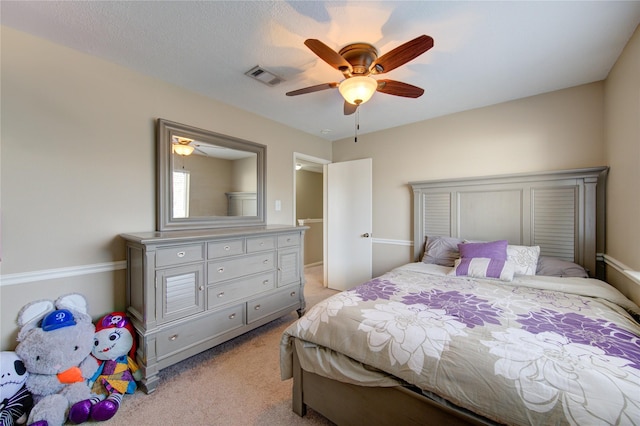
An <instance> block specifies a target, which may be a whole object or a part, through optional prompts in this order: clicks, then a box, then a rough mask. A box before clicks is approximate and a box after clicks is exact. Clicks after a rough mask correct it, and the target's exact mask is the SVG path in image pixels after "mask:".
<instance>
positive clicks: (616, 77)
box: [605, 26, 640, 305]
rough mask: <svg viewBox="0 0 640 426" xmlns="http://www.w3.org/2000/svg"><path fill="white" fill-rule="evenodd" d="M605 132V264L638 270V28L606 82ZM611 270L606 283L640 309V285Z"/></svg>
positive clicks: (639, 238)
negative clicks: (639, 288)
mask: <svg viewBox="0 0 640 426" xmlns="http://www.w3.org/2000/svg"><path fill="white" fill-rule="evenodd" d="M605 128H606V132H605V139H606V145H605V161H606V162H607V164H609V165H610V166H611V170H610V172H609V178H608V187H607V241H606V253H607V256H608V258H607V260H608V261H609V262H619V263H620V264H621V265H619V266H618V268H617V269H620V268H623V269H624V268H625V267H628V268H630V269H632V270H635V271H640V220H638V218H639V217H640V214H639V213H638V212H640V189H639V186H640V26H639V27H638V28H636V31H635V33H634V35H633V36H632V38H631V40H630V41H629V43H627V46H626V48H625V49H624V51H623V52H622V54H621V55H620V57H619V58H618V61H617V62H616V64H615V66H614V67H613V69H612V70H611V72H610V73H609V77H608V78H607V80H606V83H605ZM613 269H616V268H615V265H613V264H612V265H609V266H608V267H607V280H608V281H609V282H610V283H612V284H613V285H615V286H616V287H618V288H620V289H621V291H622V292H623V293H625V294H626V295H627V296H629V297H631V295H632V294H633V292H634V291H635V292H636V293H635V296H634V297H633V298H634V300H635V302H636V303H638V304H639V305H640V291H638V285H637V284H635V283H632V282H631V281H630V280H629V278H628V276H626V275H625V274H624V273H620V271H619V270H613ZM639 275H640V274H639ZM638 278H639V279H640V276H639V277H638Z"/></svg>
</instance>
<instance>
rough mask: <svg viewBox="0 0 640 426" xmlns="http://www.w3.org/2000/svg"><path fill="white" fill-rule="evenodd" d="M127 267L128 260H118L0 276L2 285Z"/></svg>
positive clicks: (0, 284)
mask: <svg viewBox="0 0 640 426" xmlns="http://www.w3.org/2000/svg"><path fill="white" fill-rule="evenodd" d="M126 267H127V261H126V260H118V261H115V262H104V263H94V264H91V265H81V266H68V267H64V268H55V269H43V270H40V271H32V272H19V273H16V274H5V275H2V276H0V286H5V285H16V284H25V283H31V282H36V281H46V280H53V279H57V278H68V277H77V276H79V275H90V274H97V273H101V272H111V271H118V270H121V269H126Z"/></svg>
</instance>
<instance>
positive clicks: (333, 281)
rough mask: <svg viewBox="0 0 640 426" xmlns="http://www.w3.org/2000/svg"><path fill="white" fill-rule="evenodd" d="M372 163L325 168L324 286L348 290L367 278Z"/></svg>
mask: <svg viewBox="0 0 640 426" xmlns="http://www.w3.org/2000/svg"><path fill="white" fill-rule="evenodd" d="M372 164H373V163H372V160H371V158H366V159H363V160H355V161H345V162H342V163H331V164H328V165H327V168H326V173H325V174H326V179H327V194H326V205H325V208H326V214H325V217H326V218H327V220H325V224H326V234H327V235H326V239H325V241H326V245H325V248H326V252H325V256H324V258H325V263H324V265H325V271H324V276H325V278H326V285H327V286H328V287H329V288H332V289H335V290H348V289H350V288H352V287H354V286H356V285H358V284H362V283H363V282H365V281H367V280H369V279H371V258H372V243H371V231H372V229H373V215H372V198H373V191H372Z"/></svg>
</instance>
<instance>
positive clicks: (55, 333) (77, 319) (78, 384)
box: [15, 294, 98, 426]
mask: <svg viewBox="0 0 640 426" xmlns="http://www.w3.org/2000/svg"><path fill="white" fill-rule="evenodd" d="M18 326H20V332H19V333H18V342H20V343H18V346H17V347H16V350H15V352H16V354H17V355H18V356H19V357H20V359H22V361H23V362H24V365H25V367H26V369H27V371H28V372H29V378H28V379H27V383H26V386H27V389H28V390H29V391H30V392H31V394H32V395H33V398H34V403H35V405H34V407H33V409H32V410H31V414H30V415H29V420H28V423H29V424H30V425H38V426H47V425H48V426H56V425H62V424H63V423H64V422H65V421H66V420H67V415H68V416H69V420H71V421H73V422H75V423H78V421H77V420H80V422H81V421H84V420H86V419H83V418H82V417H83V416H84V415H85V414H86V416H87V417H88V415H89V409H90V406H91V404H90V401H89V399H90V398H91V390H90V388H89V386H88V379H89V378H91V377H92V376H93V374H94V373H95V372H96V370H97V369H98V362H97V361H96V359H95V358H94V357H92V356H91V349H92V347H93V336H94V333H95V326H94V325H93V323H92V321H91V317H90V316H89V314H88V313H87V301H86V299H85V298H84V296H82V295H80V294H69V295H66V296H62V297H60V298H58V299H57V300H56V301H55V303H54V302H52V301H50V300H40V301H37V302H32V303H29V304H28V305H26V306H24V307H23V308H22V309H21V310H20V312H19V313H18Z"/></svg>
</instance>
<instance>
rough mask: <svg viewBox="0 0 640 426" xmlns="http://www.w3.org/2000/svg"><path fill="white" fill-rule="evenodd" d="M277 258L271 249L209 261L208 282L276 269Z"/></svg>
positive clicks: (212, 282) (213, 282)
mask: <svg viewBox="0 0 640 426" xmlns="http://www.w3.org/2000/svg"><path fill="white" fill-rule="evenodd" d="M275 258H276V254H275V252H273V251H269V252H264V253H260V254H252V255H246V256H240V257H234V258H229V259H222V260H218V261H214V262H209V264H208V265H207V276H208V277H209V282H208V284H215V283H218V282H221V281H225V280H231V279H234V278H239V277H242V276H245V275H252V274H257V273H260V272H267V271H272V270H274V269H275V264H276V262H275Z"/></svg>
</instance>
